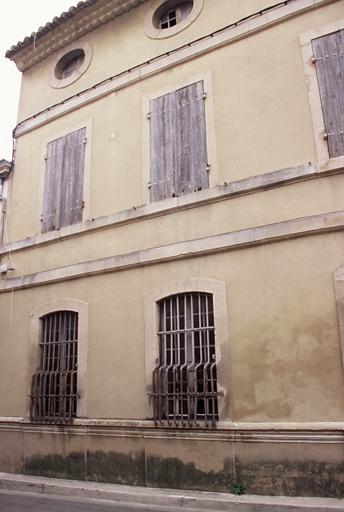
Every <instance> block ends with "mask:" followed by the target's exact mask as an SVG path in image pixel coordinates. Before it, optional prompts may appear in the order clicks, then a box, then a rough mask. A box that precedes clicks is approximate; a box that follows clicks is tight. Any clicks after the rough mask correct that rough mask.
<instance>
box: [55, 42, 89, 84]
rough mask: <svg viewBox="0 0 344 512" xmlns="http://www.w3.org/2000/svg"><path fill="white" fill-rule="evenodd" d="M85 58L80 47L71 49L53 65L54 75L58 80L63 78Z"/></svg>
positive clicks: (79, 65) (73, 70)
mask: <svg viewBox="0 0 344 512" xmlns="http://www.w3.org/2000/svg"><path fill="white" fill-rule="evenodd" d="M84 60H85V52H84V50H82V49H81V48H77V49H76V50H72V51H71V52H68V53H66V54H65V55H63V57H61V59H60V60H59V61H58V63H57V64H56V67H55V77H56V78H57V79H58V80H64V79H65V78H69V77H70V76H72V75H73V74H74V73H76V71H78V69H80V67H81V66H82V64H83V62H84Z"/></svg>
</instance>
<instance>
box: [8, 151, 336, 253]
mask: <svg viewBox="0 0 344 512" xmlns="http://www.w3.org/2000/svg"><path fill="white" fill-rule="evenodd" d="M343 172H344V159H343V162H341V164H339V163H338V164H336V165H333V166H332V167H331V168H329V169H328V170H327V169H322V168H320V166H319V165H317V164H309V165H299V166H296V167H289V168H287V169H281V170H278V171H272V172H269V173H265V174H261V175H258V176H252V177H250V178H244V179H242V180H238V181H232V182H229V183H224V184H223V185H217V186H215V187H212V188H208V189H204V190H201V191H198V192H193V193H192V194H186V195H182V196H180V197H174V198H170V199H165V200H163V201H156V202H153V203H150V204H148V205H142V206H137V207H133V208H130V209H129V210H123V211H120V212H116V213H113V214H110V215H106V216H104V217H98V218H93V219H87V220H85V221H83V222H80V223H79V224H74V225H71V226H65V227H63V228H61V229H59V230H57V231H51V232H48V233H42V234H37V235H34V236H30V237H26V238H24V239H22V240H17V241H15V242H12V243H7V244H4V245H2V246H0V256H2V255H6V254H8V253H14V252H17V251H22V250H25V249H30V248H31V247H40V246H45V245H48V244H53V243H56V242H57V241H60V240H67V239H68V238H72V237H76V236H84V235H88V234H90V233H92V232H94V231H99V230H104V229H111V228H115V227H119V226H123V225H124V224H130V223H132V222H139V221H143V220H147V219H150V218H155V217H160V216H162V215H168V214H170V213H174V212H178V211H183V210H186V209H190V208H196V207H199V206H204V205H207V204H211V203H216V202H219V201H225V200H230V199H232V198H235V197H239V196H244V195H247V194H252V193H255V192H262V191H264V190H269V189H271V188H276V187H282V186H285V185H289V184H291V183H298V182H301V181H305V180H309V179H316V178H324V177H327V176H332V175H333V174H340V173H343Z"/></svg>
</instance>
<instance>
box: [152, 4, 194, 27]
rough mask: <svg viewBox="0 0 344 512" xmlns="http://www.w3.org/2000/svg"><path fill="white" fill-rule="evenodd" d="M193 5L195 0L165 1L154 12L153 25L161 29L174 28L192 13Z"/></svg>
mask: <svg viewBox="0 0 344 512" xmlns="http://www.w3.org/2000/svg"><path fill="white" fill-rule="evenodd" d="M193 5H194V3H193V0H188V1H185V2H180V1H179V2H178V1H177V2H176V1H174V2H173V1H172V2H171V1H168V2H164V3H163V4H162V5H161V6H160V7H159V8H158V9H157V10H156V11H155V13H154V16H153V25H154V26H155V28H157V29H160V30H166V29H168V28H172V27H174V26H175V25H177V24H178V23H180V22H181V21H183V20H184V19H185V18H186V17H187V16H188V15H189V14H190V12H191V11H192V9H193Z"/></svg>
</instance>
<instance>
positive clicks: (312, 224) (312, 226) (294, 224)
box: [0, 211, 344, 293]
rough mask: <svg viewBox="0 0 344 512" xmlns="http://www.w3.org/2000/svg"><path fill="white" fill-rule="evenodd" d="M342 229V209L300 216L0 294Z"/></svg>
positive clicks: (22, 280)
mask: <svg viewBox="0 0 344 512" xmlns="http://www.w3.org/2000/svg"><path fill="white" fill-rule="evenodd" d="M343 229H344V211H339V212H330V213H326V214H321V215H314V216H311V217H302V218H298V219H292V220H288V221H284V222H277V223H274V224H268V225H264V226H259V227H254V228H250V229H244V230H239V231H232V232H227V233H223V234H220V235H213V236H209V237H205V238H200V239H196V240H189V241H186V242H178V243H173V244H170V245H165V246H160V247H152V248H149V249H144V250H140V251H135V252H130V253H127V254H119V255H115V256H110V257H106V258H101V259H97V260H91V261H85V262H81V263H77V264H73V265H69V266H65V267H60V268H56V269H52V270H46V271H43V272H37V273H34V274H26V275H22V276H20V277H15V278H12V279H3V280H1V281H0V293H4V292H12V291H13V290H20V289H24V288H33V287H35V286H42V285H46V284H52V283H57V282H61V281H67V280H71V279H80V278H84V277H88V276H94V275H99V274H104V273H106V272H118V271H120V270H125V269H130V268H139V267H143V266H146V265H153V264H157V263H165V262H169V261H175V260H178V259H185V258H192V257H197V256H206V255H209V254H214V253H219V252H223V251H229V250H236V249H243V248H246V247H252V246H256V245H263V244H267V243H272V242H280V241H283V240H289V239H295V238H300V237H304V236H310V235H320V234H324V233H329V232H334V231H342V230H343Z"/></svg>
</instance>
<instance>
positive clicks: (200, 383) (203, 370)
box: [145, 278, 231, 428]
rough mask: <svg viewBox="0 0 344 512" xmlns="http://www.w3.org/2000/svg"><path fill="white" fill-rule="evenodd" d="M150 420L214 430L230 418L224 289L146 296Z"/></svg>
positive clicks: (217, 285)
mask: <svg viewBox="0 0 344 512" xmlns="http://www.w3.org/2000/svg"><path fill="white" fill-rule="evenodd" d="M145 340H146V358H145V362H146V363H145V364H146V371H145V374H146V393H147V395H146V396H147V418H150V419H153V420H154V422H155V424H156V425H157V426H158V425H166V426H171V427H178V428H188V427H194V426H200V427H205V428H212V427H214V426H215V425H216V424H217V422H219V421H225V420H228V419H229V418H230V416H231V413H230V398H229V396H230V389H229V360H228V357H229V356H228V352H229V348H228V327H227V310H226V290H225V283H223V282H221V281H215V280H213V279H205V278H187V279H182V280H177V281H171V282H167V283H165V284H162V285H161V286H160V287H158V288H155V289H153V290H151V291H150V292H147V293H146V294H145Z"/></svg>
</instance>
